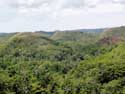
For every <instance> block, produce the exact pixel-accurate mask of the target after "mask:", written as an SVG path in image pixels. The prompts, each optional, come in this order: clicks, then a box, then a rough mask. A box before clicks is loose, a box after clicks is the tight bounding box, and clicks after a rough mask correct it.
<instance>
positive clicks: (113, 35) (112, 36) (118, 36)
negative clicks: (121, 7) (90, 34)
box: [100, 26, 125, 44]
mask: <svg viewBox="0 0 125 94" xmlns="http://www.w3.org/2000/svg"><path fill="white" fill-rule="evenodd" d="M100 38H101V40H100V42H102V43H107V44H112V43H113V44H114V43H118V42H120V41H125V26H121V27H115V28H109V29H106V30H105V31H104V32H102V33H101V36H100Z"/></svg>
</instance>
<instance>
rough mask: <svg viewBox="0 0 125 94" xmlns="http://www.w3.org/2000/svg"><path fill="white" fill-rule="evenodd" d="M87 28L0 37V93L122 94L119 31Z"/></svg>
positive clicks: (124, 55)
mask: <svg viewBox="0 0 125 94" xmlns="http://www.w3.org/2000/svg"><path fill="white" fill-rule="evenodd" d="M91 30H92V31H91ZM91 30H88V29H87V30H71V31H58V32H57V31H56V32H44V31H36V32H18V33H7V34H6V33H4V34H3V33H2V34H0V94H125V27H124V26H122V27H115V28H108V29H94V30H93V29H91Z"/></svg>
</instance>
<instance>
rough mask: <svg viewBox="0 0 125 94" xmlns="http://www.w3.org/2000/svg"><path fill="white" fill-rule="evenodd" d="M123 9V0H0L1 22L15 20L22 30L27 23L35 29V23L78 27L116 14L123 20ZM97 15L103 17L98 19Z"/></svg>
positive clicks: (49, 25)
mask: <svg viewBox="0 0 125 94" xmlns="http://www.w3.org/2000/svg"><path fill="white" fill-rule="evenodd" d="M124 10H125V0H0V11H1V12H0V13H1V14H0V17H1V19H0V21H1V20H2V22H3V21H7V20H8V21H10V19H13V20H14V19H15V20H14V23H16V24H17V25H19V28H21V29H22V28H23V23H26V22H27V23H28V25H29V26H28V27H31V26H33V25H34V24H35V26H36V28H37V25H36V24H39V26H38V27H41V28H42V26H43V28H52V29H56V28H57V29H58V28H61V29H62V28H76V27H78V28H79V27H82V25H83V26H89V24H90V25H91V23H92V25H93V24H94V23H95V24H94V26H96V25H99V26H100V22H99V20H106V19H108V20H110V19H112V21H113V20H115V18H117V17H121V15H120V16H119V15H118V14H122V17H121V18H119V19H120V21H121V23H123V20H121V19H123V16H125V11H124ZM102 14H103V15H104V16H103V15H102ZM108 14H112V16H110V17H109V18H110V19H109V18H106V17H107V15H108ZM114 14H115V15H116V14H117V16H115V15H114ZM1 15H2V16H1ZM95 16H97V17H95ZM98 16H99V17H100V16H102V17H101V19H99V18H98ZM113 17H114V18H113ZM20 19H21V20H20ZM81 19H82V20H81ZM98 19H99V20H98ZM29 20H30V21H29ZM104 23H106V25H107V23H108V22H106V21H104ZM119 23H120V22H119ZM101 24H103V21H102V23H101ZM112 24H114V22H113V23H112ZM116 24H117V23H116ZM20 25H21V27H20ZM30 25H31V26H30ZM24 27H26V25H25V26H24ZM31 28H33V27H31Z"/></svg>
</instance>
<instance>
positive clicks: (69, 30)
mask: <svg viewBox="0 0 125 94" xmlns="http://www.w3.org/2000/svg"><path fill="white" fill-rule="evenodd" d="M118 27H125V25H121V26H114V27H102V28H101V27H98V28H78V29H66V30H65V29H64V30H52V31H45V30H35V31H21V32H0V34H12V33H27V32H32V33H33V32H65V31H68V32H71V31H75V30H93V29H95V30H96V29H110V28H118ZM83 32H87V31H83ZM91 32H94V31H91Z"/></svg>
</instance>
